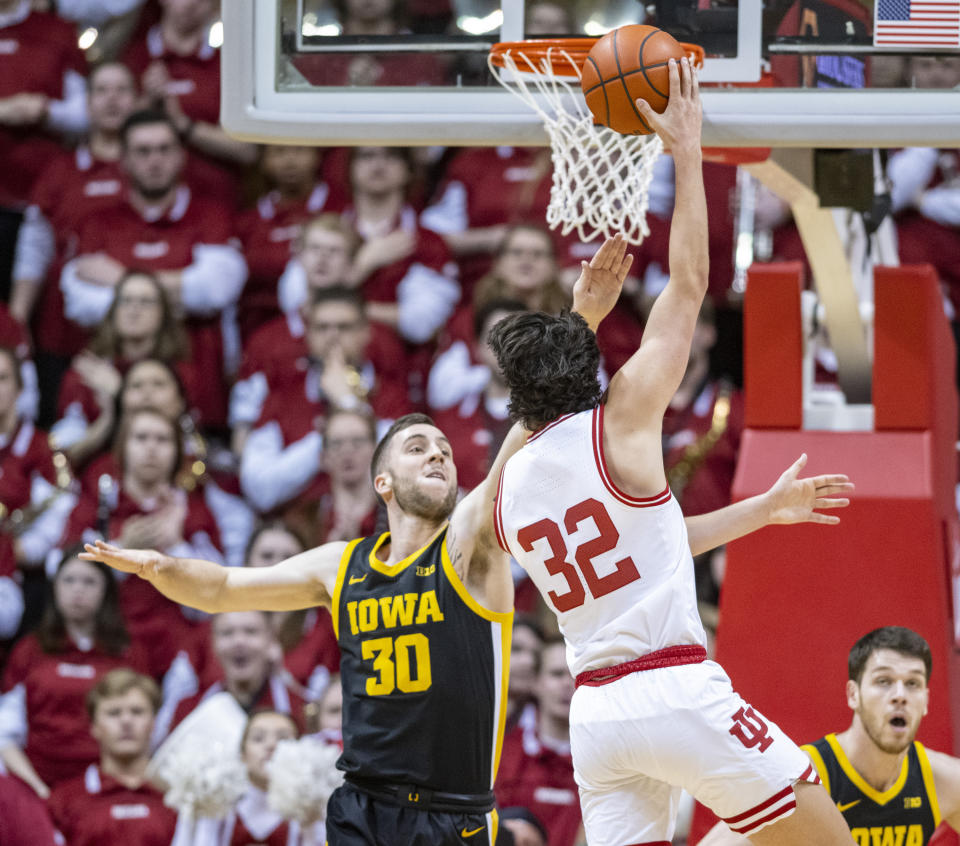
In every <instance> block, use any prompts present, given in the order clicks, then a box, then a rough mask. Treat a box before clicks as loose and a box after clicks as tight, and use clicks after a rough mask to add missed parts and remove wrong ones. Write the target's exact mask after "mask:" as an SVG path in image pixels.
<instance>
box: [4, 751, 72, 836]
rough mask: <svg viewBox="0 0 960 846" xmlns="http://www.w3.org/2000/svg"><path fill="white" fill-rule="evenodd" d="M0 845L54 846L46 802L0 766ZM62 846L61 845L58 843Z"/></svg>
mask: <svg viewBox="0 0 960 846" xmlns="http://www.w3.org/2000/svg"><path fill="white" fill-rule="evenodd" d="M0 843H2V844H3V846H55V844H57V839H56V833H55V832H54V829H53V823H52V822H50V813H49V812H48V811H47V805H46V803H45V802H44V801H43V800H42V799H41V798H40V797H39V796H37V794H36V793H34V792H33V790H31V789H30V788H29V787H27V785H26V784H24V783H23V782H22V781H20V779H18V778H17V777H16V776H12V775H9V774H8V773H7V771H6V770H5V769H4V767H3V765H2V764H0ZM59 846H62V844H59Z"/></svg>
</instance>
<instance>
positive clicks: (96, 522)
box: [64, 408, 223, 677]
mask: <svg viewBox="0 0 960 846" xmlns="http://www.w3.org/2000/svg"><path fill="white" fill-rule="evenodd" d="M115 449H116V451H117V456H118V459H119V462H120V471H121V476H120V480H119V483H115V480H114V479H113V478H112V477H110V476H106V477H105V478H102V479H100V480H98V488H97V491H96V492H95V493H90V492H84V493H82V494H81V497H80V501H79V502H78V503H77V507H76V508H75V509H74V511H73V513H72V514H71V515H70V520H69V523H68V524H67V527H66V530H65V531H64V538H65V540H66V541H68V542H73V541H78V540H84V541H86V540H89V539H91V538H94V537H103V538H118V539H119V542H121V543H123V544H125V545H128V546H132V547H137V548H146V549H161V550H167V551H174V550H176V551H178V552H179V553H180V554H182V555H185V556H187V557H191V558H196V557H205V558H206V557H212V559H213V560H216V561H220V562H222V561H223V556H222V554H221V552H220V535H219V532H218V530H217V524H216V521H215V519H214V517H213V515H212V514H211V512H210V510H209V509H208V508H207V505H206V503H205V502H204V499H203V494H202V492H200V491H198V490H197V489H195V488H194V489H193V490H191V491H187V490H186V489H185V488H183V487H181V486H180V485H179V484H178V478H177V473H178V470H179V468H180V467H181V466H182V452H181V450H182V442H181V438H180V432H179V430H178V428H177V425H176V423H175V422H173V421H172V420H171V419H170V418H169V417H168V416H167V414H166V413H165V412H162V411H159V410H157V409H150V408H142V409H140V410H139V411H134V412H131V413H130V414H128V415H126V416H125V417H124V418H123V420H122V421H121V423H120V428H119V431H118V433H117V437H116V441H115ZM120 601H121V605H122V608H123V611H124V615H125V617H126V620H127V625H128V626H129V628H130V631H131V632H132V633H133V636H134V637H135V638H136V639H137V640H138V641H139V642H141V643H143V644H144V646H145V648H146V649H147V650H148V652H149V656H150V661H151V664H150V669H151V673H150V674H151V675H153V676H154V677H159V676H160V675H162V674H163V673H164V672H165V671H166V670H167V668H168V667H169V666H170V664H171V663H172V661H173V659H174V657H175V656H176V653H177V649H178V641H179V640H180V639H184V640H188V639H189V638H190V637H191V636H192V634H193V632H194V623H195V621H196V620H197V619H198V615H196V613H195V612H192V611H190V612H188V611H185V610H182V609H181V608H180V606H178V605H177V604H176V603H174V602H171V601H170V600H168V599H167V598H166V597H164V596H163V595H162V594H160V593H159V592H158V591H157V590H155V589H154V588H153V587H152V586H151V585H148V584H147V583H146V582H143V581H142V580H140V579H127V580H124V582H123V583H122V584H121V586H120Z"/></svg>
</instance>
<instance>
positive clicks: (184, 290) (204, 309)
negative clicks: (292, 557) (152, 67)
mask: <svg viewBox="0 0 960 846" xmlns="http://www.w3.org/2000/svg"><path fill="white" fill-rule="evenodd" d="M121 139H122V142H123V159H122V163H123V169H124V172H125V173H126V175H127V178H128V181H129V189H128V191H127V192H126V195H125V197H124V200H123V202H121V203H119V204H117V205H115V206H113V207H111V208H110V209H107V210H104V211H103V212H102V213H100V214H98V215H95V216H94V217H92V218H89V219H88V220H87V221H86V222H85V223H84V225H83V226H82V227H81V229H80V234H79V236H78V243H77V249H76V252H77V257H76V258H74V259H71V260H70V261H69V262H67V264H66V265H65V266H64V268H63V272H62V273H61V276H60V285H61V288H62V289H63V293H64V302H65V308H66V314H67V316H68V317H69V318H71V319H73V320H76V321H77V322H78V323H80V324H82V325H84V326H93V325H96V324H98V323H99V322H100V321H102V320H103V318H104V316H105V315H106V313H107V310H108V309H109V307H110V303H111V302H112V301H113V299H114V295H115V290H116V286H117V284H118V283H119V281H120V280H121V279H122V278H123V276H124V274H125V273H126V271H127V270H129V269H133V268H136V269H141V270H152V271H153V272H154V273H156V275H157V278H158V279H159V280H160V283H161V285H162V286H163V288H164V290H165V291H166V292H167V295H168V297H169V298H170V301H171V303H172V304H173V306H174V308H176V309H182V310H183V312H185V313H186V315H187V329H188V331H189V334H190V346H191V357H192V359H193V362H194V364H195V366H196V368H197V369H198V370H199V371H200V372H202V373H203V374H204V378H205V380H206V384H205V390H204V392H203V396H202V400H203V408H202V409H201V411H202V417H203V423H204V425H206V426H217V425H221V424H222V423H223V422H224V421H225V419H226V387H225V382H224V379H225V376H226V373H227V372H228V371H229V372H233V370H235V368H236V365H237V364H238V363H239V338H238V336H237V332H236V321H235V319H234V306H235V304H236V302H237V299H238V298H239V296H240V291H241V290H242V288H243V283H244V281H245V280H246V276H247V267H246V263H245V262H244V260H243V256H242V254H241V253H240V250H239V249H238V245H237V243H236V240H235V238H234V235H233V227H232V214H231V211H230V209H229V208H227V207H225V206H223V205H222V204H220V203H217V202H215V201H213V200H210V199H207V198H206V197H203V196H198V195H195V194H194V192H193V190H192V189H191V187H190V186H188V185H187V184H185V183H183V182H182V181H181V173H182V169H183V162H184V153H183V147H182V146H181V144H180V139H179V136H178V135H177V131H176V128H175V127H174V126H173V124H172V123H171V122H170V119H169V118H168V117H167V116H166V115H164V114H163V113H159V112H135V113H134V114H132V115H130V117H129V118H127V120H126V122H125V123H124V125H123V129H122V130H121Z"/></svg>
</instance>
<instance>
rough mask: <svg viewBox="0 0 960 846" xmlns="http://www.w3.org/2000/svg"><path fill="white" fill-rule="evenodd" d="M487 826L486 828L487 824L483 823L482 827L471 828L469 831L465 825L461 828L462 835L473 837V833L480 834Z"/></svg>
mask: <svg viewBox="0 0 960 846" xmlns="http://www.w3.org/2000/svg"><path fill="white" fill-rule="evenodd" d="M485 828H486V826H485V825H482V826H480V828H473V829H471V830H470V831H467V827H466V826H464V827H463V828H461V829H460V836H461V837H473V835H475V834H479V833H480V832H481V831H483V830H484V829H485Z"/></svg>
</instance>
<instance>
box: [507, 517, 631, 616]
mask: <svg viewBox="0 0 960 846" xmlns="http://www.w3.org/2000/svg"><path fill="white" fill-rule="evenodd" d="M587 520H592V521H593V524H594V526H595V527H596V530H597V532H599V534H598V535H597V536H596V537H594V538H591V539H590V540H587V541H584V542H583V543H581V544H580V545H579V546H578V547H577V548H576V550H575V551H574V553H573V559H574V561H576V562H577V567H574V566H573V564H571V563H570V562H569V561H568V560H567V559H568V558H569V557H570V553H569V550H568V547H567V540H568V539H569V536H570V535H572V534H575V533H577V532H579V531H580V525H581V524H582V523H584V522H586V521H587ZM563 527H564V529H565V530H566V534H567V536H568V537H567V538H566V539H565V538H564V533H563V532H562V531H561V530H560V527H559V526H558V525H557V524H556V523H555V522H554V521H553V520H551V519H549V518H546V517H545V518H544V519H543V520H537V522H536V523H531V524H530V525H529V526H524V527H523V528H522V529H520V531H519V532H518V533H517V541H518V542H519V544H520V546H521V547H523V549H524V550H525V551H526V552H532V551H533V546H534V544H535V543H537V542H538V541H541V540H545V541H546V542H547V544H548V545H549V547H550V553H551V555H550V557H549V558H547V559H546V560H545V561H544V562H543V565H544V566H545V567H546V568H547V572H548V573H550V575H551V576H563V578H564V579H565V580H566V582H567V588H568V590H567V591H566V593H557V592H556V591H555V590H551V591H548V592H547V596H548V597H549V598H550V601H551V602H552V603H553V605H554V607H555V608H556V609H557V611H570V610H572V609H574V608H579V607H580V606H581V605H583V603H584V601H585V600H586V592H585V590H584V582H586V587H587V588H588V589H589V590H590V595H591V596H592V597H593V598H594V599H599V598H600V597H601V596H606V595H607V594H608V593H612V592H613V591H615V590H617V589H618V588H621V587H623V586H624V585H628V584H630V582H635V581H636V580H637V579H639V578H640V573H639V572H638V571H637V566H636V564H634V563H633V559H632V558H631V557H630V556H629V555H627V556H625V557H624V558H621V559H620V560H619V561H617V562H616V563H615V564H614V568H615V569H614V570H613V572H611V573H607V574H606V575H604V576H599V575H597V571H596V569H595V567H594V566H593V562H594V559H596V558H597V557H599V556H601V555H603V554H604V553H607V552H610V551H611V550H613V549H615V548H616V546H617V544H618V543H619V541H620V532H619V531H617V527H616V526H615V525H614V524H613V520H612V519H611V517H610V514H609V513H608V512H607V509H606V508H605V507H604V505H603V503H602V502H600V500H598V499H593V498H591V499H585V500H583V502H578V503H577V504H576V505H571V506H570V507H569V508H568V509H567V511H566V513H565V514H564V516H563ZM577 568H579V570H580V574H579V575H578V573H577ZM581 575H582V576H583V579H582V580H581V578H580V576H581Z"/></svg>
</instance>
